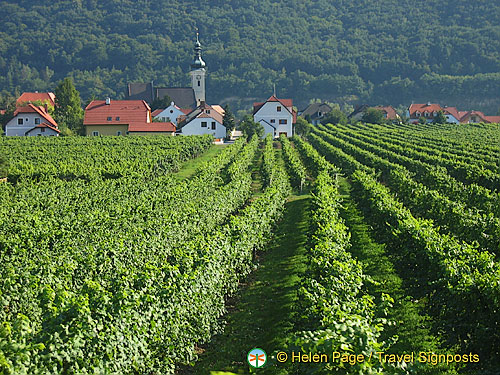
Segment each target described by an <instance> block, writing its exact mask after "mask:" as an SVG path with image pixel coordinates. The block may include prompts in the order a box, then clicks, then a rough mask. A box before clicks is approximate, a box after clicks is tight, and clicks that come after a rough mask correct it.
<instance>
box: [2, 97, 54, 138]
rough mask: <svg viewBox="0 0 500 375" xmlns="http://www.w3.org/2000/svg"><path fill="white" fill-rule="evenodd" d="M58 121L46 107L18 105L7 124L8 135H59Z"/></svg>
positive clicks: (6, 131) (6, 133)
mask: <svg viewBox="0 0 500 375" xmlns="http://www.w3.org/2000/svg"><path fill="white" fill-rule="evenodd" d="M59 133H60V131H59V129H58V125H57V122H56V121H55V120H54V119H53V118H52V116H51V115H50V114H49V112H48V110H47V108H46V107H43V106H36V105H34V104H28V105H26V106H22V107H18V108H17V109H16V111H15V112H14V117H13V118H12V119H11V120H10V121H9V122H8V123H7V124H6V125H5V135H6V136H58V135H59Z"/></svg>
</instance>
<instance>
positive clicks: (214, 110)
mask: <svg viewBox="0 0 500 375" xmlns="http://www.w3.org/2000/svg"><path fill="white" fill-rule="evenodd" d="M223 122H224V109H223V108H222V107H221V106H219V105H209V104H206V103H205V102H202V103H201V104H200V105H199V106H198V107H197V108H196V109H195V110H193V111H191V112H190V113H188V114H187V115H185V116H181V117H180V118H179V123H178V131H177V132H178V133H179V134H182V135H202V134H211V135H212V136H213V137H214V138H219V139H220V138H225V137H226V127H225V126H224V125H222V124H223Z"/></svg>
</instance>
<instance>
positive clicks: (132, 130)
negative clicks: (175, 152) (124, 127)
mask: <svg viewBox="0 0 500 375" xmlns="http://www.w3.org/2000/svg"><path fill="white" fill-rule="evenodd" d="M176 130H177V129H176V127H175V125H174V124H173V123H171V122H150V123H145V124H141V123H133V124H130V125H129V127H128V134H129V135H171V136H174V135H175V132H176Z"/></svg>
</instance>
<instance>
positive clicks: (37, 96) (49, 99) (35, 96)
mask: <svg viewBox="0 0 500 375" xmlns="http://www.w3.org/2000/svg"><path fill="white" fill-rule="evenodd" d="M34 102H40V103H43V104H48V105H49V106H51V107H52V108H54V107H55V105H56V96H55V95H54V93H52V92H38V91H35V92H23V93H22V94H21V96H20V97H19V98H17V100H16V107H22V106H25V105H26V104H29V103H34Z"/></svg>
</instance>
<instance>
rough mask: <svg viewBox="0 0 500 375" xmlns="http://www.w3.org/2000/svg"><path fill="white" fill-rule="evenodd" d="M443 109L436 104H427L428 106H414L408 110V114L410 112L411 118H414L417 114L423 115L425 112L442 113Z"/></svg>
mask: <svg viewBox="0 0 500 375" xmlns="http://www.w3.org/2000/svg"><path fill="white" fill-rule="evenodd" d="M442 110H443V108H442V107H441V106H440V105H439V104H434V103H426V104H412V105H410V107H409V108H408V112H410V117H414V116H415V113H416V112H417V111H418V112H420V114H423V113H424V112H426V111H427V112H429V113H432V112H439V111H442Z"/></svg>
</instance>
